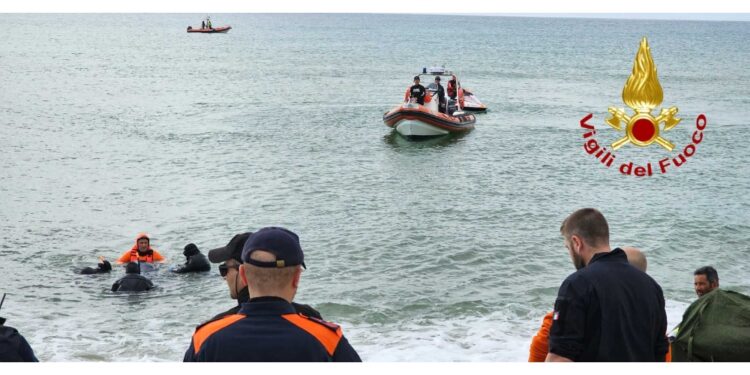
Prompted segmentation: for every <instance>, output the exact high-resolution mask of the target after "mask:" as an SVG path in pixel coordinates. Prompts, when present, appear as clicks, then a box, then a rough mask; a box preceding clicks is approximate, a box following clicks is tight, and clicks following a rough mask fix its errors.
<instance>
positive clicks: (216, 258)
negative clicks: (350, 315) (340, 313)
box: [208, 232, 322, 322]
mask: <svg viewBox="0 0 750 375" xmlns="http://www.w3.org/2000/svg"><path fill="white" fill-rule="evenodd" d="M251 234H253V233H252V232H246V233H239V234H236V235H235V236H234V237H232V239H231V240H229V243H228V244H227V245H226V246H224V247H219V248H216V249H213V250H210V251H209V252H208V259H209V260H210V261H211V262H212V263H221V264H220V265H219V274H221V276H222V277H223V278H224V279H225V280H226V282H227V287H228V288H229V296H230V297H231V298H232V299H236V300H237V305H236V306H234V307H232V308H231V309H229V310H227V311H224V312H223V313H220V314H218V315H216V316H214V317H213V318H211V319H209V320H208V322H211V321H214V320H218V319H221V318H222V317H224V316H226V315H232V314H236V313H237V312H238V311H240V308H241V307H242V304H243V303H245V302H247V301H248V300H250V292H249V291H248V289H247V283H246V282H245V281H244V280H243V279H242V278H241V277H240V275H239V272H238V270H239V268H240V264H242V258H241V256H242V247H243V246H245V241H246V240H247V238H248V237H249V236H250V235H251ZM292 305H293V306H294V308H295V310H296V311H297V312H299V313H301V314H304V315H306V316H310V317H314V318H318V319H322V317H321V316H320V313H319V312H318V311H317V310H315V309H314V308H312V307H310V306H309V305H303V304H300V303H296V302H292Z"/></svg>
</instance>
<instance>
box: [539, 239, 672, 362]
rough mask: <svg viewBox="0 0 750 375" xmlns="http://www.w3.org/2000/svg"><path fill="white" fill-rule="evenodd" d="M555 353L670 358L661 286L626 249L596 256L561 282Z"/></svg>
mask: <svg viewBox="0 0 750 375" xmlns="http://www.w3.org/2000/svg"><path fill="white" fill-rule="evenodd" d="M552 319H553V320H552V327H551V328H550V336H549V351H550V353H554V354H557V355H560V356H563V357H566V358H568V359H571V360H573V361H576V362H579V361H580V362H587V361H589V362H590V361H602V362H603V361H610V362H611V361H616V362H654V361H664V356H665V355H666V353H667V347H668V343H667V337H666V331H667V314H666V312H665V311H664V294H663V293H662V290H661V287H660V286H659V284H657V283H656V281H654V279H652V278H651V277H650V276H649V275H647V274H646V273H645V272H641V271H640V270H639V269H637V268H635V267H633V266H632V265H630V264H629V263H628V258H627V256H626V255H625V252H623V251H622V250H620V249H614V250H612V251H610V252H607V253H598V254H595V255H594V257H593V258H592V259H591V261H590V262H589V264H588V265H587V266H586V267H584V268H582V269H580V270H578V272H576V273H574V274H572V275H570V276H568V278H567V279H565V281H564V282H563V283H562V285H561V286H560V290H559V292H558V296H557V300H556V301H555V312H554V314H553V316H552Z"/></svg>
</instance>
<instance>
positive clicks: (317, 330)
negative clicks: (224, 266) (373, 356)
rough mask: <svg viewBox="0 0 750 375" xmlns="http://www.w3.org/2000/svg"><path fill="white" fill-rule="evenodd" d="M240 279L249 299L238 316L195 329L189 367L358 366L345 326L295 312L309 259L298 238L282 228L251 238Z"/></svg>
mask: <svg viewBox="0 0 750 375" xmlns="http://www.w3.org/2000/svg"><path fill="white" fill-rule="evenodd" d="M241 260H242V262H243V264H242V265H241V266H240V269H239V274H240V276H241V277H242V280H243V281H244V282H245V283H247V286H248V290H249V294H250V300H249V301H248V302H247V303H245V304H243V305H242V308H241V309H240V310H239V312H238V313H237V314H232V315H227V316H225V317H223V318H221V319H219V320H214V321H211V322H208V323H206V324H204V325H202V326H200V327H198V328H197V329H196V330H195V333H194V334H193V339H192V342H191V343H190V347H189V348H188V350H187V352H186V353H185V358H184V361H185V362H193V361H196V362H331V361H334V362H359V361H361V359H360V358H359V355H358V354H357V352H356V351H355V350H354V348H352V346H351V345H349V342H348V341H347V339H346V338H345V337H344V336H343V333H342V331H341V327H339V326H338V325H336V324H333V323H328V322H326V321H323V320H320V319H316V318H312V317H307V316H305V315H301V314H298V313H296V312H295V309H294V307H293V306H292V303H291V302H292V300H293V299H294V296H295V294H296V293H297V288H298V287H299V281H300V276H301V274H302V268H303V267H305V262H304V254H303V253H302V247H301V246H300V243H299V237H297V235H296V234H294V233H293V232H291V231H289V230H287V229H284V228H278V227H267V228H263V229H260V230H259V231H257V232H255V233H253V234H251V235H250V236H249V237H248V239H247V241H245V244H244V246H243V249H242V256H241Z"/></svg>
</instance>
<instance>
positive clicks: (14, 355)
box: [0, 325, 39, 367]
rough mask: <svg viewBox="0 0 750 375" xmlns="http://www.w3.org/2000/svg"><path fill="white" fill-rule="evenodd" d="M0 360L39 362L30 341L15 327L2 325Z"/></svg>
mask: <svg viewBox="0 0 750 375" xmlns="http://www.w3.org/2000/svg"><path fill="white" fill-rule="evenodd" d="M0 362H39V360H37V359H36V356H34V351H33V350H32V349H31V346H30V345H29V343H28V342H27V341H26V339H25V338H24V337H23V336H22V335H21V334H20V333H18V331H17V330H16V329H15V328H13V327H6V326H4V325H0ZM0 367H2V366H0Z"/></svg>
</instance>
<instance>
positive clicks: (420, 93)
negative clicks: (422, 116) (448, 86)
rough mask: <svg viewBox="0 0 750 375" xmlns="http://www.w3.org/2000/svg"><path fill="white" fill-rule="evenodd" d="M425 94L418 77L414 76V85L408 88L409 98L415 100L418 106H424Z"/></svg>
mask: <svg viewBox="0 0 750 375" xmlns="http://www.w3.org/2000/svg"><path fill="white" fill-rule="evenodd" d="M426 92H427V91H426V90H425V88H424V86H422V85H420V84H419V76H414V85H412V86H411V87H410V88H409V97H410V98H414V99H416V100H417V103H418V104H420V105H424V96H425V94H426Z"/></svg>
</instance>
